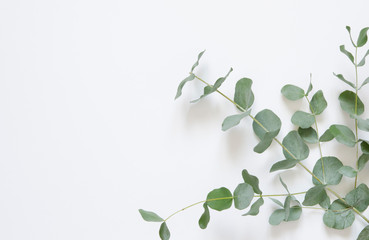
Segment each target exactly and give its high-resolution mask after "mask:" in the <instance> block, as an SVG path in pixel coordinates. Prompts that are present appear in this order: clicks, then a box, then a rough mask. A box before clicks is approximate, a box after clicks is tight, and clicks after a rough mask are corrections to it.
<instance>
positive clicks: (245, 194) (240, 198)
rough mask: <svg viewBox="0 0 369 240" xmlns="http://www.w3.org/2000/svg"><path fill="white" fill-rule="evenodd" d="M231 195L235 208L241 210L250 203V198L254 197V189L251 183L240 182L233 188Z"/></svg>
mask: <svg viewBox="0 0 369 240" xmlns="http://www.w3.org/2000/svg"><path fill="white" fill-rule="evenodd" d="M233 196H234V206H235V208H237V209H239V210H242V209H245V208H247V207H248V206H249V205H250V203H251V200H252V199H253V198H254V190H253V189H252V187H251V185H249V184H247V183H241V184H239V185H238V186H237V188H236V189H235V190H234V193H233Z"/></svg>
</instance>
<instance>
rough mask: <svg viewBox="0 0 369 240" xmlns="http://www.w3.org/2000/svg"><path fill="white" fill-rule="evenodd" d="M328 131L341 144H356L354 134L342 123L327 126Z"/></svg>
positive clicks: (352, 145) (350, 145) (351, 145)
mask: <svg viewBox="0 0 369 240" xmlns="http://www.w3.org/2000/svg"><path fill="white" fill-rule="evenodd" d="M329 131H330V132H331V134H332V135H333V136H334V138H335V139H336V140H337V141H338V142H339V143H342V144H345V145H346V146H349V147H354V146H355V144H356V140H355V134H354V133H353V132H352V131H351V129H350V128H348V127H346V126H344V125H338V124H336V125H332V126H330V127H329Z"/></svg>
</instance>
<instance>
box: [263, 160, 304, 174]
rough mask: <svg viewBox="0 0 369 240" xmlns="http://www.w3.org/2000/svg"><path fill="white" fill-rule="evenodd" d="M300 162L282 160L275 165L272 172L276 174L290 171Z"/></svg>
mask: <svg viewBox="0 0 369 240" xmlns="http://www.w3.org/2000/svg"><path fill="white" fill-rule="evenodd" d="M298 162H299V161H297V160H282V161H279V162H276V163H274V164H273V166H272V168H271V169H270V172H275V171H278V170H283V169H290V168H293V167H294V166H296V164H297V163H298Z"/></svg>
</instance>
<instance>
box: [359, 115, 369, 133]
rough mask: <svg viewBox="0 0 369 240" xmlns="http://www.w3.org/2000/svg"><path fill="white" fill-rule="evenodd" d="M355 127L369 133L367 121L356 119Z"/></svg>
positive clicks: (368, 121)
mask: <svg viewBox="0 0 369 240" xmlns="http://www.w3.org/2000/svg"><path fill="white" fill-rule="evenodd" d="M357 126H358V128H359V129H360V130H362V131H366V132H369V119H366V120H365V119H362V118H360V117H357Z"/></svg>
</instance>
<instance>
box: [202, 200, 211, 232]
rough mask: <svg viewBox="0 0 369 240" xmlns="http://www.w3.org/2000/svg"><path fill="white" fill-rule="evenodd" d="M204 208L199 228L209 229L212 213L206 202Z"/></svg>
mask: <svg viewBox="0 0 369 240" xmlns="http://www.w3.org/2000/svg"><path fill="white" fill-rule="evenodd" d="M203 207H204V213H203V214H202V215H201V217H200V219H199V226H200V228H201V229H205V228H207V226H208V224H209V221H210V211H209V207H208V204H207V203H206V202H205V203H204V205H203Z"/></svg>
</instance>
